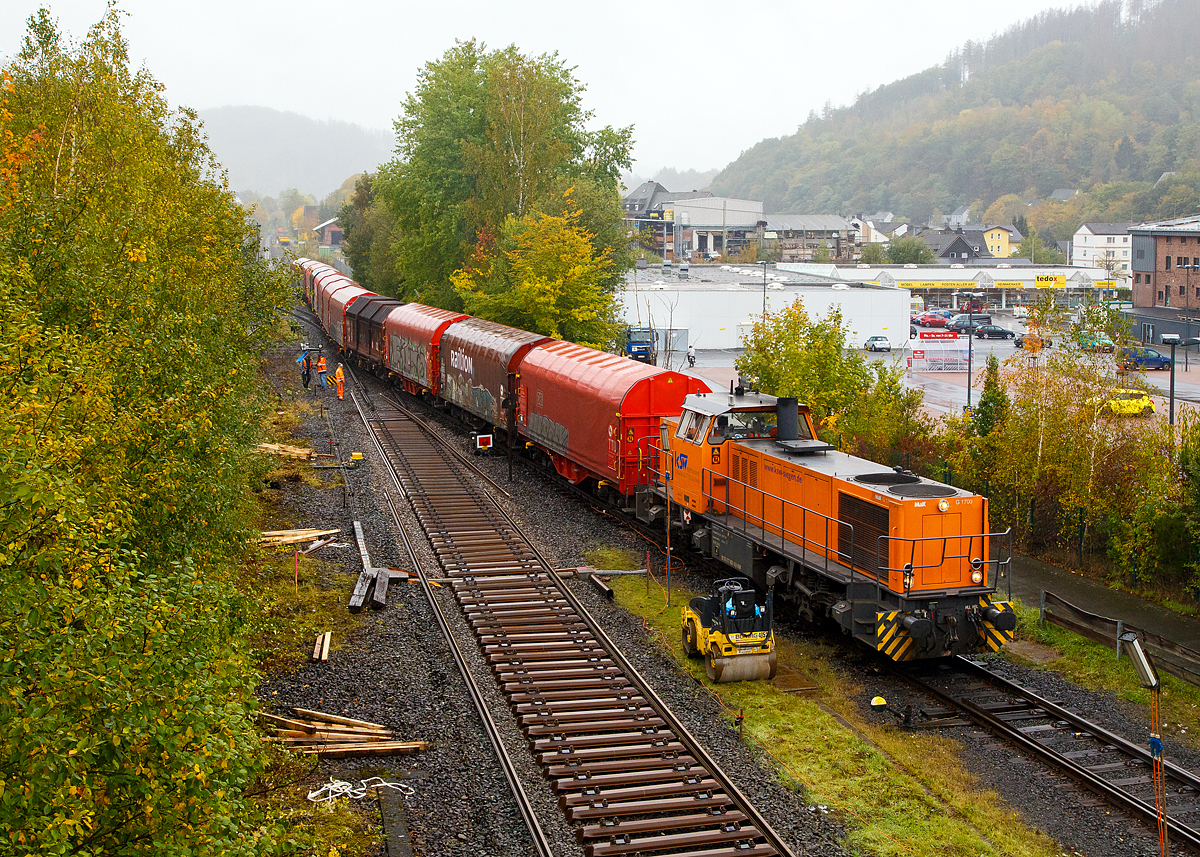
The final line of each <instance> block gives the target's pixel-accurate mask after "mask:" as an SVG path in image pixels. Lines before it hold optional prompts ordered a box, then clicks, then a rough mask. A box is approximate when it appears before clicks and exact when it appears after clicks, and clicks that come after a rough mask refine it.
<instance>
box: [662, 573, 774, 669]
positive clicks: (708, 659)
mask: <svg viewBox="0 0 1200 857" xmlns="http://www.w3.org/2000/svg"><path fill="white" fill-rule="evenodd" d="M680 621H681V623H682V625H683V650H684V651H685V652H687V654H688V656H689V657H703V658H704V671H705V672H706V673H707V674H708V678H709V680H710V681H715V682H722V683H723V682H729V681H758V680H759V679H769V678H774V677H775V633H774V631H773V630H772V629H771V593H770V592H767V594H766V596H765V598H763V599H761V600H760V598H759V596H758V593H757V591H756V590H755V588H754V584H753V583H751V582H750V581H749V580H748V579H746V578H738V577H730V578H726V579H724V580H718V581H716V582H715V583H714V584H713V594H712V595H700V596H697V597H696V598H693V599H692V600H691V601H690V602H688V604H687V605H686V606H685V607H684V608H683V610H682V611H681V617H680Z"/></svg>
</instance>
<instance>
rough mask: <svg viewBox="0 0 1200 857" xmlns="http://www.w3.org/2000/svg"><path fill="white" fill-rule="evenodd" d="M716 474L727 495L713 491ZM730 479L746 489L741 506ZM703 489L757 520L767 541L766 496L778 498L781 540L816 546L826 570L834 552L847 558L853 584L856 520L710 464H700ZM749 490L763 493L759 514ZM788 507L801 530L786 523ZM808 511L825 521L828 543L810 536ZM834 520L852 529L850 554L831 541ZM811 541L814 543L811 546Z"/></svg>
mask: <svg viewBox="0 0 1200 857" xmlns="http://www.w3.org/2000/svg"><path fill="white" fill-rule="evenodd" d="M713 476H720V477H721V478H723V479H724V480H725V497H724V499H722V498H720V497H718V496H717V495H716V494H715V493H714V492H715V488H713V487H712V486H713V478H712V477H713ZM731 482H732V483H733V484H735V485H739V486H741V487H742V489H743V490H742V504H743V505H742V506H738V505H737V504H736V503H735V502H734V501H733V500H731V499H730V493H729V491H730V488H729V483H731ZM700 490H701V495H702V496H703V497H704V498H705V499H706V500H708V501H710V502H716V503H721V504H722V505H724V506H726V507H727V508H729V509H733V510H734V511H735V512H741V515H740V516H739V517H740V520H742V521H744V522H746V523H747V524H750V525H751V526H752V527H753V526H756V525H755V522H756V521H757V528H758V530H759V537H760V538H761V539H762V540H763V541H766V535H767V521H766V517H765V509H766V502H765V498H767V497H770V498H771V499H772V500H778V501H779V503H780V513H779V533H780V538H781V540H783V541H790V542H791V543H793V544H797V545H799V546H800V548H801V550H810V549H816V550H818V551H820V552H821V553H822V554H823V557H824V569H823V570H824V571H825V573H826V574H828V573H829V560H830V554H831V553H832V554H834V555H835V556H837V557H838V558H841V559H846V560H847V562H846V563H845V565H846V567H847V568H848V569H849V571H850V574H851V581H850V582H851V584H853V582H854V574H855V569H854V565H853V562H852V561H851V557H852V556H853V551H854V525H853V524H850V523H847V522H846V521H842V520H841V519H840V518H835V517H833V516H832V515H826V514H825V513H824V512H818V511H817V510H816V509H810V508H808V507H807V506H804V505H801V504H800V503H796V502H794V501H792V500H787V499H785V498H783V497H780V496H778V495H776V494H772V493H770V492H769V491H764V490H763V489H761V488H755V487H753V486H751V485H748V484H746V483H745V482H742V481H741V480H739V479H736V478H734V477H733V476H728V475H726V474H723V473H718V472H716V471H714V470H711V469H709V468H707V467H704V468H701V478H700ZM748 492H755V493H757V494H758V495H759V496H760V498H762V499H763V503H762V504H761V506H762V510H761V512H760V514H757V515H756V514H753V513H752V512H751V510H750V509H749V497H748ZM788 507H792V508H793V509H796V510H799V513H800V532H798V533H797V532H796V531H795V530H793V529H789V528H788V526H787V519H788V514H787V513H788ZM808 515H817V516H819V517H821V518H822V519H823V522H824V525H825V543H824V544H821V543H819V542H817V541H815V540H814V539H811V538H809V537H808V517H807V516H808ZM831 523H832V524H835V525H837V526H841V527H846V528H848V529H849V531H850V554H846V553H843V552H842V551H841V550H839V549H836V548H834V547H833V546H832V545H831V544H830V537H829V535H830V524H831ZM789 536H792V537H793V538H789ZM797 538H798V539H799V540H798V541H797ZM810 545H811V546H812V547H810ZM836 561H837V560H835V562H836ZM839 564H840V563H839ZM851 590H853V586H851ZM850 595H851V598H850V600H851V603H853V591H851V593H850Z"/></svg>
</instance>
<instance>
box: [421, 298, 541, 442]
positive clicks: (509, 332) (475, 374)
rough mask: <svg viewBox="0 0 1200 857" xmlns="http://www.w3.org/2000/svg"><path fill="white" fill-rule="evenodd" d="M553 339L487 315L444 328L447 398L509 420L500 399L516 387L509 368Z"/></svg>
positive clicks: (500, 421)
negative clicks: (486, 319)
mask: <svg viewBox="0 0 1200 857" xmlns="http://www.w3.org/2000/svg"><path fill="white" fill-rule="evenodd" d="M551 341H552V340H551V339H550V337H548V336H542V335H541V334H540V333H530V332H529V331H527V330H517V329H516V328H515V327H508V326H507V325H503V324H496V322H494V321H484V320H483V319H481V318H471V317H469V316H468V317H467V318H465V319H463V320H462V321H459V322H455V323H454V324H452V325H450V326H449V327H448V328H446V332H445V333H443V334H442V357H441V376H442V392H441V396H442V398H443V399H445V400H446V401H448V402H451V403H453V404H455V405H458V406H459V407H460V408H462V409H463V410H464V411H466V412H467V413H470V414H474V415H475V416H477V417H480V418H481V419H484V420H487V422H489V423H491V424H492V425H499V426H502V425H504V424H505V423H506V419H505V416H504V411H503V410H502V409H501V407H500V403H501V401H502V400H503V399H504V394H505V393H506V392H507V391H508V390H509V389H510V386H509V384H510V382H509V374H510V373H515V372H516V371H517V365H518V364H519V363H520V362H521V358H522V357H524V356H525V354H526V352H528V351H529V349H530V348H533V347H534V346H535V345H540V344H541V343H543V342H551Z"/></svg>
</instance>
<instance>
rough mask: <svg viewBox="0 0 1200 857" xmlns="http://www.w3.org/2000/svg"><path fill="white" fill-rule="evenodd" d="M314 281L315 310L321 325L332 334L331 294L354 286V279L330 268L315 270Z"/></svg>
mask: <svg viewBox="0 0 1200 857" xmlns="http://www.w3.org/2000/svg"><path fill="white" fill-rule="evenodd" d="M313 283H314V285H313V312H315V313H316V314H317V319H318V320H319V321H320V322H321V327H323V328H324V329H325V332H326V333H328V334H329V335H330V336H332V335H333V332H332V331H331V330H330V329H329V296H330V295H331V294H332V293H333V292H334V291H336V290H337V289H340V288H344V287H345V286H353V285H354V281H353V280H351V279H350V278H349V277H347V276H346V275H345V274H343V273H341V272H340V271H337V270H334V269H333V268H328V269H326V270H324V271H317V272H315V273H314V274H313Z"/></svg>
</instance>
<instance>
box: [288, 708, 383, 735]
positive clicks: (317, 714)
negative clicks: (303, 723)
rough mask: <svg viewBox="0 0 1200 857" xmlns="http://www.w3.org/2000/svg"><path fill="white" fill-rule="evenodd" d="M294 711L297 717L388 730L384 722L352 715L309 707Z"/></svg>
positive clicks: (294, 709)
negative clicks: (373, 721) (355, 717)
mask: <svg viewBox="0 0 1200 857" xmlns="http://www.w3.org/2000/svg"><path fill="white" fill-rule="evenodd" d="M292 713H293V714H295V715H296V716H297V717H305V718H308V719H310V720H323V721H324V722H326V723H340V724H342V725H343V726H358V727H361V728H363V729H382V730H384V731H386V730H387V727H386V726H384V725H383V724H382V723H371V722H370V721H369V720H355V719H353V718H352V717H342V716H341V715H339V714H326V713H325V712H323V711H313V710H312V709H309V708H293V709H292Z"/></svg>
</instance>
